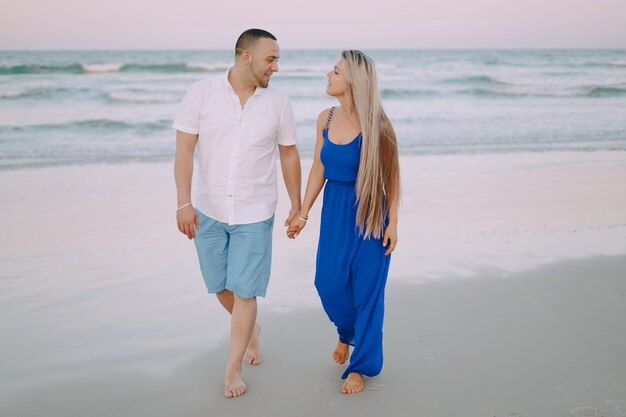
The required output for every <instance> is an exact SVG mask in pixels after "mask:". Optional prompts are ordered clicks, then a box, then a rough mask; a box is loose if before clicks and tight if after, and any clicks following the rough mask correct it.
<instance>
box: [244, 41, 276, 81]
mask: <svg viewBox="0 0 626 417" xmlns="http://www.w3.org/2000/svg"><path fill="white" fill-rule="evenodd" d="M250 49H251V51H250V54H251V56H252V60H251V62H250V72H251V73H252V77H253V78H254V80H255V81H256V83H257V86H258V87H261V88H267V86H268V85H269V83H270V77H271V76H272V74H274V73H275V72H278V58H279V55H280V48H279V47H278V42H276V41H275V40H273V39H269V38H260V39H259V40H257V42H256V44H255V45H254V46H253V47H252V48H250Z"/></svg>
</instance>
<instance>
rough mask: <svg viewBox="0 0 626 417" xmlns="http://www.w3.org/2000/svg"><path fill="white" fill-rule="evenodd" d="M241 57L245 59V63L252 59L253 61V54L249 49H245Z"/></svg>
mask: <svg viewBox="0 0 626 417" xmlns="http://www.w3.org/2000/svg"><path fill="white" fill-rule="evenodd" d="M241 59H242V60H243V62H244V64H249V63H250V61H252V54H251V53H250V51H248V50H247V49H244V51H243V52H242V53H241Z"/></svg>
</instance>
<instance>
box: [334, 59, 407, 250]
mask: <svg viewBox="0 0 626 417" xmlns="http://www.w3.org/2000/svg"><path fill="white" fill-rule="evenodd" d="M341 58H342V59H343V61H344V72H345V79H346V82H347V84H348V87H347V89H346V98H347V99H348V102H349V103H350V104H351V105H352V107H353V108H354V110H355V112H356V115H357V118H358V120H359V123H360V124H361V140H362V143H361V161H360V164H359V174H358V177H357V182H356V195H357V204H358V208H357V214H356V223H357V226H358V227H359V232H360V233H361V234H362V235H363V236H364V237H365V238H369V237H370V236H372V237H374V238H376V239H379V238H381V237H382V235H383V229H384V221H385V219H386V218H387V215H388V213H389V207H390V205H391V203H392V202H393V201H394V200H395V199H397V198H399V196H400V165H399V162H398V143H397V140H396V133H395V131H394V130H393V126H392V125H391V122H390V121H389V118H388V117H387V115H386V114H385V111H384V110H383V105H382V103H381V100H380V94H379V92H378V81H377V79H376V67H375V65H374V61H373V60H372V59H371V58H370V57H369V56H367V55H365V54H364V53H363V52H361V51H356V50H346V51H343V52H342V53H341Z"/></svg>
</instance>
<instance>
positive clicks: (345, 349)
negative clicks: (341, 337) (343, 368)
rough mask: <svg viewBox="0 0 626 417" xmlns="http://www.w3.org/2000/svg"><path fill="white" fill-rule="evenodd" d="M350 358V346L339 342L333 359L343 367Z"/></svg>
mask: <svg viewBox="0 0 626 417" xmlns="http://www.w3.org/2000/svg"><path fill="white" fill-rule="evenodd" d="M348 356H350V350H349V346H348V345H346V344H345V343H341V342H337V347H336V348H335V351H334V352H333V359H334V360H335V362H337V363H338V364H339V365H343V364H344V363H346V361H347V360H348Z"/></svg>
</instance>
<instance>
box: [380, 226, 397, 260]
mask: <svg viewBox="0 0 626 417" xmlns="http://www.w3.org/2000/svg"><path fill="white" fill-rule="evenodd" d="M397 244H398V225H397V224H395V223H392V224H388V225H387V228H386V229H385V235H384V236H383V246H386V247H387V250H386V251H385V256H387V255H389V254H390V253H391V252H393V250H394V249H395V248H396V245H397Z"/></svg>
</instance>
